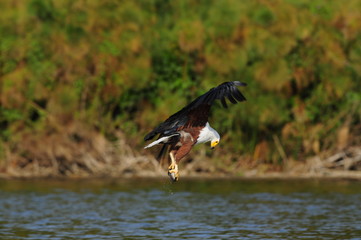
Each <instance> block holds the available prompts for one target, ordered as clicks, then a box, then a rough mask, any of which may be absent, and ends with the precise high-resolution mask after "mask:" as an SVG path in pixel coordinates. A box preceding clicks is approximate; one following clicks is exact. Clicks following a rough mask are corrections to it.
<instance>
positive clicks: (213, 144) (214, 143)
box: [211, 141, 219, 149]
mask: <svg viewBox="0 0 361 240" xmlns="http://www.w3.org/2000/svg"><path fill="white" fill-rule="evenodd" d="M218 143H219V141H212V142H211V149H214V147H215V146H217V144H218Z"/></svg>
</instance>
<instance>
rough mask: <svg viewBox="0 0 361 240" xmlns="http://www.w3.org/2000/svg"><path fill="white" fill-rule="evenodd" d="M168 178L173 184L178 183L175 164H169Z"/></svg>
mask: <svg viewBox="0 0 361 240" xmlns="http://www.w3.org/2000/svg"><path fill="white" fill-rule="evenodd" d="M168 176H169V177H170V179H171V180H172V181H173V182H176V181H178V179H179V172H178V165H177V164H173V163H172V164H171V165H170V166H169V167H168Z"/></svg>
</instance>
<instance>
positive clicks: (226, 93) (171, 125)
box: [144, 81, 247, 141]
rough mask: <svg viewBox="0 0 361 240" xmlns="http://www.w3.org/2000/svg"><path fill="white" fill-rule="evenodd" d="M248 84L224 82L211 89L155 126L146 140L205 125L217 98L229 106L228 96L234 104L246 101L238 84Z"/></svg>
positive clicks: (225, 105) (223, 104) (243, 84)
mask: <svg viewBox="0 0 361 240" xmlns="http://www.w3.org/2000/svg"><path fill="white" fill-rule="evenodd" d="M246 85H247V84H245V83H242V82H239V81H234V82H224V83H222V84H220V85H219V86H217V87H214V88H212V89H210V90H209V91H208V92H206V93H205V94H203V95H201V96H199V97H198V98H196V99H195V100H193V101H192V102H191V103H190V104H188V105H187V106H185V107H184V108H182V109H181V110H180V111H178V112H176V113H175V114H173V115H172V116H170V117H169V118H168V119H167V120H165V121H164V122H163V123H161V124H160V125H158V126H157V127H156V128H154V129H153V131H151V132H150V133H148V134H147V135H146V136H145V137H144V140H146V141H147V140H150V139H152V138H154V137H155V136H156V135H158V134H160V136H159V137H163V136H166V135H171V134H173V133H174V132H176V131H179V130H181V129H183V128H185V127H189V126H192V127H196V126H205V125H206V123H207V121H208V115H209V111H210V107H211V106H212V104H213V102H214V101H215V100H220V101H221V103H222V106H223V107H224V108H227V103H226V98H228V99H229V101H230V102H231V103H233V104H236V103H237V101H239V102H242V101H246V98H245V97H244V96H243V94H242V93H241V92H240V91H239V90H238V88H237V86H246Z"/></svg>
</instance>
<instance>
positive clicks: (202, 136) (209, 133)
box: [196, 122, 220, 144]
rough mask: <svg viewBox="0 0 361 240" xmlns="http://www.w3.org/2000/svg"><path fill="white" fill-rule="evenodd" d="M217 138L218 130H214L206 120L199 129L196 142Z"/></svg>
mask: <svg viewBox="0 0 361 240" xmlns="http://www.w3.org/2000/svg"><path fill="white" fill-rule="evenodd" d="M219 138H220V136H219V134H218V132H217V131H216V130H214V129H213V128H212V127H211V126H210V125H209V123H208V122H207V124H206V126H205V127H204V128H203V129H202V130H201V131H200V133H199V136H198V138H197V142H196V144H199V143H206V142H209V141H212V140H213V139H219Z"/></svg>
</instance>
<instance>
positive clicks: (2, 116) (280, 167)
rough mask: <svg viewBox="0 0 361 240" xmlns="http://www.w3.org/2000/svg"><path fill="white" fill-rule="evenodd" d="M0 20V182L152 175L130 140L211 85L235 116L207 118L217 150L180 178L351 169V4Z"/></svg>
mask: <svg viewBox="0 0 361 240" xmlns="http://www.w3.org/2000/svg"><path fill="white" fill-rule="evenodd" d="M0 7H1V9H2V13H1V15H0V34H1V38H0V51H1V56H0V130H1V131H0V172H1V174H2V175H5V176H25V177H26V176H30V177H31V176H125V175H131V176H133V175H137V176H138V175H147V176H150V175H157V174H163V175H164V170H162V169H160V167H159V165H158V163H157V161H156V160H155V159H154V156H155V155H156V154H157V149H152V150H151V151H144V150H143V146H144V145H145V143H144V141H143V137H144V135H145V134H146V133H148V132H149V131H151V130H152V129H153V128H154V127H155V126H156V125H158V124H159V123H160V122H162V121H164V120H165V119H166V118H167V117H168V116H169V115H171V114H173V113H174V112H176V111H178V110H179V109H181V108H182V107H183V106H185V105H186V104H187V103H189V102H190V101H192V100H193V99H194V98H195V97H197V96H199V95H200V94H203V93H205V92H206V91H208V90H209V89H210V88H212V87H214V86H217V85H218V84H220V83H222V82H224V81H241V82H245V83H247V84H248V86H247V87H245V88H242V89H240V90H241V91H242V93H243V94H244V95H245V96H246V98H247V102H244V103H240V104H237V105H232V106H229V108H228V109H223V108H221V107H220V104H215V106H214V107H213V109H212V115H211V117H210V124H211V125H212V126H213V127H214V128H215V129H217V131H218V132H219V133H220V134H221V137H222V141H221V144H220V145H219V146H218V147H217V148H216V150H214V151H211V150H209V147H208V146H197V147H196V148H194V149H193V151H192V152H191V154H190V155H189V157H188V158H187V159H184V160H183V164H182V166H181V174H182V173H183V174H184V175H186V174H189V175H191V174H192V173H195V174H197V175H202V174H212V175H217V174H219V175H221V174H227V175H229V174H231V175H234V176H243V175H245V173H246V172H250V171H251V172H252V171H253V172H252V173H254V174H257V175H262V174H266V173H268V172H287V171H293V172H302V173H304V172H310V171H311V172H312V171H318V170H319V169H324V168H330V169H341V170H360V168H361V157H360V156H361V153H360V152H361V150H360V149H361V138H360V133H361V121H360V120H361V103H360V102H361V94H360V89H361V77H360V76H361V64H360V63H361V31H360V29H361V11H360V9H361V1H360V0H348V1H323V0H302V1H298V0H273V1H271V0H256V1H253V0H252V1H239V0H226V1H216V0H213V1H212V0H184V1H163V0H147V1H113V0H94V1H70V0H69V1H68V0H63V1H42V0H28V1H1V2H0ZM350 159H351V160H352V161H351V162H350V161H349V162H346V160H350ZM305 166H306V167H305ZM182 171H183V172H182Z"/></svg>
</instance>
